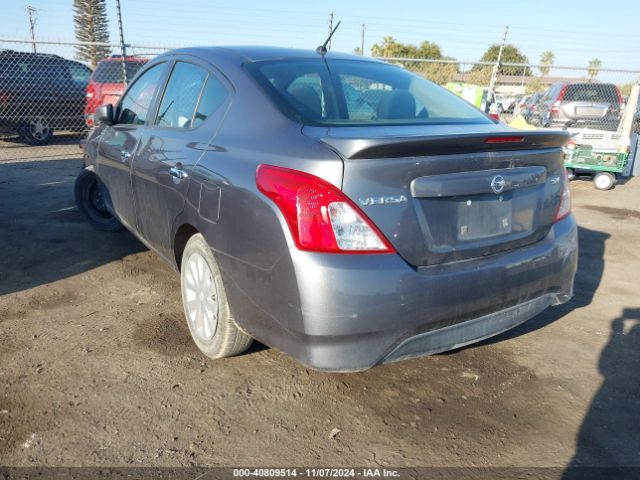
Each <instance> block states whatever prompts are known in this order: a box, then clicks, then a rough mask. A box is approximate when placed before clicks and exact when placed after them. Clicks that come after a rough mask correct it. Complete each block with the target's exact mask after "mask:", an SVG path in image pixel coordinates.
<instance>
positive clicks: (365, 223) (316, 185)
mask: <svg viewBox="0 0 640 480" xmlns="http://www.w3.org/2000/svg"><path fill="white" fill-rule="evenodd" d="M256 185H257V186H258V189H259V190H260V191H261V192H262V193H264V194H265V195H266V196H267V197H269V198H270V199H271V200H273V202H274V203H275V204H276V205H277V206H278V208H279V209H280V211H281V212H282V214H283V215H284V218H285V220H286V221H287V224H288V226H289V230H290V231H291V236H292V237H293V240H294V242H295V244H296V246H297V247H298V248H299V249H300V250H307V251H313V252H330V253H391V252H394V249H393V247H392V246H391V245H390V244H389V242H388V240H387V239H386V238H385V237H384V235H382V233H381V232H380V231H379V230H378V228H377V227H376V226H375V225H374V224H373V223H372V222H371V220H369V218H367V216H366V215H365V214H364V212H362V211H361V210H360V209H359V208H358V207H357V206H356V205H355V204H354V203H353V202H352V201H351V200H350V199H349V198H347V197H346V196H345V195H344V193H342V192H341V191H340V190H339V189H337V188H336V187H334V186H333V185H331V184H330V183H328V182H326V181H324V180H322V179H321V178H318V177H316V176H314V175H310V174H308V173H304V172H300V171H298V170H292V169H289V168H282V167H274V166H272V165H260V166H259V167H258V169H257V171H256Z"/></svg>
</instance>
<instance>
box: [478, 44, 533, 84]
mask: <svg viewBox="0 0 640 480" xmlns="http://www.w3.org/2000/svg"><path fill="white" fill-rule="evenodd" d="M499 52H500V45H498V44H497V43H496V44H493V45H491V46H490V47H489V48H488V49H487V51H486V52H484V54H483V55H482V57H481V58H480V61H481V62H497V61H498V53H499ZM501 63H529V59H528V58H527V56H526V55H525V54H523V53H522V52H521V51H520V50H519V49H518V47H516V46H515V45H505V46H504V50H503V51H502V61H501ZM484 67H486V65H474V66H473V68H472V69H471V70H472V71H478V70H483V69H484ZM498 73H499V74H502V75H522V74H523V72H522V67H506V66H504V65H500V68H499V70H498ZM524 75H526V76H527V77H529V76H531V75H532V72H531V69H530V68H529V67H526V68H525V69H524Z"/></svg>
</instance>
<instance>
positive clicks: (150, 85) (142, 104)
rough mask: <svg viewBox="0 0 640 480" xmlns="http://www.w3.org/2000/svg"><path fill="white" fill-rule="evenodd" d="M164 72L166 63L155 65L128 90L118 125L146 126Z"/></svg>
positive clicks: (123, 100)
mask: <svg viewBox="0 0 640 480" xmlns="http://www.w3.org/2000/svg"><path fill="white" fill-rule="evenodd" d="M163 71H164V63H159V64H158V65H154V66H153V67H151V68H150V69H149V70H147V71H146V72H144V73H143V74H142V76H141V77H140V78H138V79H137V80H136V82H135V83H134V84H133V85H132V86H131V88H129V90H127V93H126V94H125V96H124V97H123V98H122V100H121V102H120V118H119V120H118V123H123V124H127V125H144V123H145V121H146V119H147V114H148V113H149V108H150V107H151V102H152V101H153V97H154V95H155V93H156V91H157V90H158V86H159V83H160V79H161V77H162V73H163Z"/></svg>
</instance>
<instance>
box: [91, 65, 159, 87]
mask: <svg viewBox="0 0 640 480" xmlns="http://www.w3.org/2000/svg"><path fill="white" fill-rule="evenodd" d="M145 63H146V62H143V61H126V62H124V67H125V70H126V72H127V82H130V81H131V80H132V79H133V77H135V76H136V73H138V70H140V67H142V66H143V65H144V64H145ZM91 80H93V81H94V82H97V83H124V80H123V75H122V62H119V61H114V60H107V61H103V62H100V63H98V66H97V67H96V70H95V72H93V74H92V75H91Z"/></svg>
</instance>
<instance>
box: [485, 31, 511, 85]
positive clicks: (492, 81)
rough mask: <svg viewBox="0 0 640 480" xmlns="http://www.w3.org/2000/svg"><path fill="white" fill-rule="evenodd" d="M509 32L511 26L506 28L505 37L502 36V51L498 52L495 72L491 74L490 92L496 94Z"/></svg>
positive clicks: (494, 67)
mask: <svg viewBox="0 0 640 480" xmlns="http://www.w3.org/2000/svg"><path fill="white" fill-rule="evenodd" d="M508 31H509V25H505V27H504V35H503V36H502V43H501V44H500V50H499V51H498V60H497V61H496V64H495V65H494V66H493V72H491V81H490V82H489V91H490V92H491V93H494V92H495V88H496V80H497V79H498V69H499V68H500V62H502V52H503V51H504V45H505V43H507V32H508Z"/></svg>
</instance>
